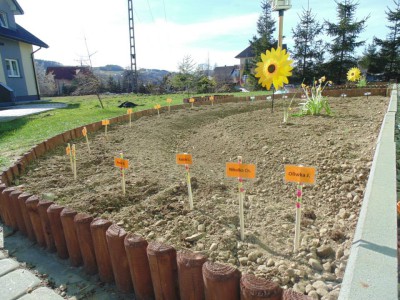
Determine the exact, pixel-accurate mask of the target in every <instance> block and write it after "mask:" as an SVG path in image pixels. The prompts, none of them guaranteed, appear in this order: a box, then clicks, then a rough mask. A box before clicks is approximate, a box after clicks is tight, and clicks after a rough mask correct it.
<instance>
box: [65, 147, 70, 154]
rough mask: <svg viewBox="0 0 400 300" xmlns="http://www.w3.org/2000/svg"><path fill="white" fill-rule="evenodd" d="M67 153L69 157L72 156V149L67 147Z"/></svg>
mask: <svg viewBox="0 0 400 300" xmlns="http://www.w3.org/2000/svg"><path fill="white" fill-rule="evenodd" d="M65 152H66V153H67V155H70V154H71V147H69V146H68V147H66V148H65Z"/></svg>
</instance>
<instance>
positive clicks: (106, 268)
mask: <svg viewBox="0 0 400 300" xmlns="http://www.w3.org/2000/svg"><path fill="white" fill-rule="evenodd" d="M111 224H112V223H111V221H109V220H105V219H95V220H93V221H92V223H90V231H91V233H92V239H93V246H94V253H95V255H96V261H97V266H98V271H99V277H100V280H101V281H103V282H106V283H111V282H113V281H114V273H113V270H112V265H111V257H110V252H109V251H108V245H107V239H106V231H107V229H108V228H109V227H110V226H111Z"/></svg>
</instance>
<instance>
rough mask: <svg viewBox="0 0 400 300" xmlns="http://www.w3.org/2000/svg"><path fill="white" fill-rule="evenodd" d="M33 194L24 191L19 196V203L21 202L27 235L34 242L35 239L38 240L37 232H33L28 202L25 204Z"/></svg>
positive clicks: (20, 206)
mask: <svg viewBox="0 0 400 300" xmlns="http://www.w3.org/2000/svg"><path fill="white" fill-rule="evenodd" d="M31 196H32V194H29V193H22V194H21V195H19V197H18V203H19V208H20V209H21V213H22V218H23V219H24V223H25V229H26V235H27V236H28V238H29V239H30V240H31V241H33V242H34V241H36V239H35V233H34V232H33V227H32V222H31V219H30V218H29V214H28V210H27V208H26V204H25V202H26V200H28V199H29V197H31Z"/></svg>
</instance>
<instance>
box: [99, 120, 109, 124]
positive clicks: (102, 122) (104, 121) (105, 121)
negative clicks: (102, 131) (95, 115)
mask: <svg viewBox="0 0 400 300" xmlns="http://www.w3.org/2000/svg"><path fill="white" fill-rule="evenodd" d="M101 125H110V120H102V121H101Z"/></svg>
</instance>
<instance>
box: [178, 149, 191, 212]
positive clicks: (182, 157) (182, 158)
mask: <svg viewBox="0 0 400 300" xmlns="http://www.w3.org/2000/svg"><path fill="white" fill-rule="evenodd" d="M176 163H177V164H178V165H185V170H186V177H187V187H188V195H189V209H190V210H193V194H192V184H191V182H190V168H189V165H191V164H192V155H191V154H187V153H183V154H177V155H176Z"/></svg>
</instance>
